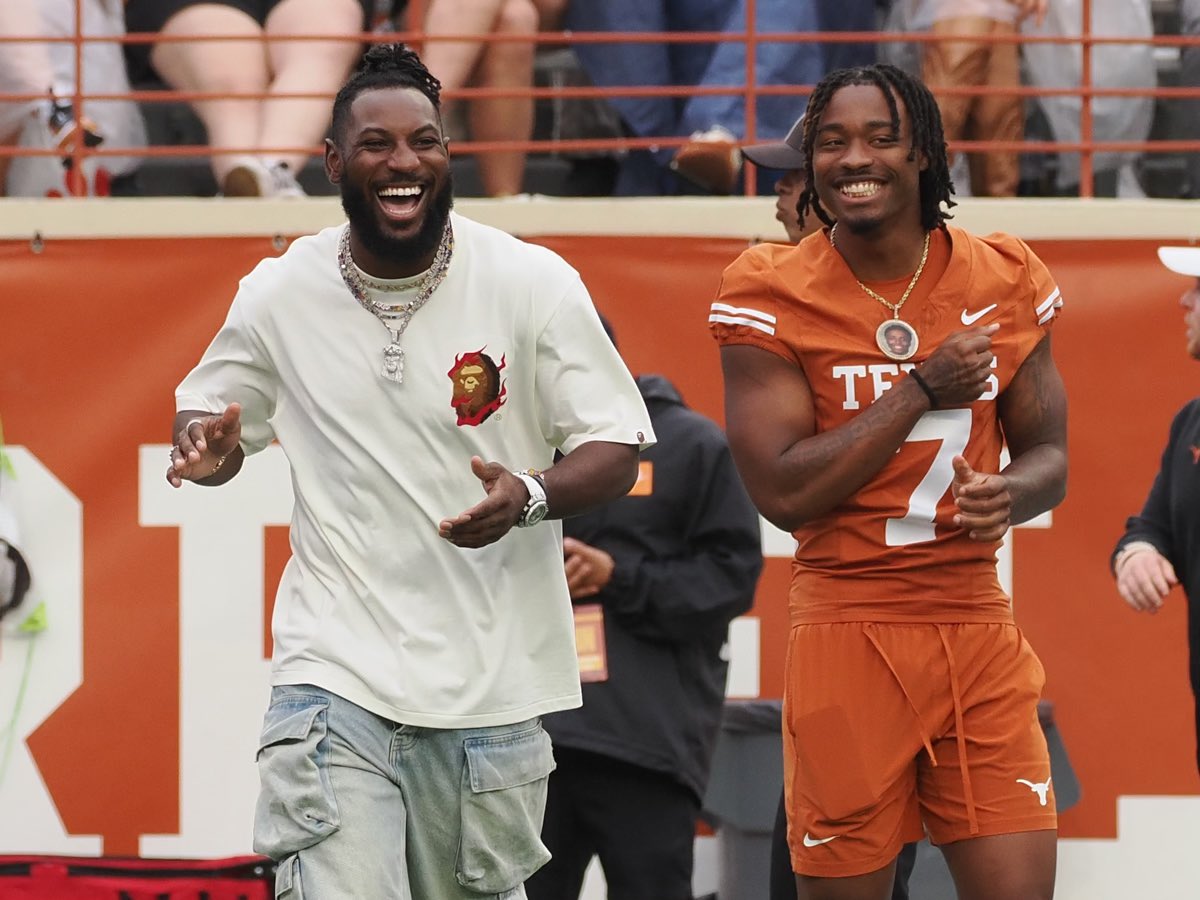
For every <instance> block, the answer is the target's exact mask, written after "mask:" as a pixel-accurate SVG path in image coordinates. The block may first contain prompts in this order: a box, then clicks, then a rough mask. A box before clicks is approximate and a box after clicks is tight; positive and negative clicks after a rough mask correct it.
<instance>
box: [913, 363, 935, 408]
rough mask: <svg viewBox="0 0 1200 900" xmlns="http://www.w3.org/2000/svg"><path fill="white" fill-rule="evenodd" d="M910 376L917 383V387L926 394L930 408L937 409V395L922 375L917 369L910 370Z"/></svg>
mask: <svg viewBox="0 0 1200 900" xmlns="http://www.w3.org/2000/svg"><path fill="white" fill-rule="evenodd" d="M908 374H909V375H910V376H911V377H912V380H913V381H915V382H916V383H917V387H919V388H920V389H921V390H923V391H924V392H925V396H926V397H928V398H929V408H930V409H937V408H938V399H937V395H936V394H934V392H933V389H932V388H930V387H929V385H927V384H926V383H925V379H924V378H922V377H921V374H920V373H919V372H918V371H917V370H916V369H909V370H908Z"/></svg>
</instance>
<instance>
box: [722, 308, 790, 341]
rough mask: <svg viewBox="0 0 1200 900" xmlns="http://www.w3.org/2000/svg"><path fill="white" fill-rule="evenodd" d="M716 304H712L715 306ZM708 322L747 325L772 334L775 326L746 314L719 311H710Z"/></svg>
mask: <svg viewBox="0 0 1200 900" xmlns="http://www.w3.org/2000/svg"><path fill="white" fill-rule="evenodd" d="M715 305H716V304H714V306H715ZM708 321H710V322H722V323H724V324H726V325H748V326H749V327H751V328H757V329H758V330H759V331H762V332H765V333H766V334H769V335H772V336H774V334H775V326H774V325H768V324H767V323H765V322H760V321H758V320H757V319H751V318H748V317H746V316H726V315H722V314H721V313H712V314H711V315H710V316H709V317H708Z"/></svg>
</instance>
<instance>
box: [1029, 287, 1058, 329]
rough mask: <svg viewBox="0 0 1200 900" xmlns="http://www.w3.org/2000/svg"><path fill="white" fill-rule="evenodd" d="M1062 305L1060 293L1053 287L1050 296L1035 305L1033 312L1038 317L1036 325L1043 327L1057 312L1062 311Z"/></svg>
mask: <svg viewBox="0 0 1200 900" xmlns="http://www.w3.org/2000/svg"><path fill="white" fill-rule="evenodd" d="M1062 305H1063V302H1062V291H1060V290H1059V289H1058V288H1057V287H1055V288H1054V290H1053V291H1052V292H1051V294H1050V296H1049V297H1047V298H1046V299H1045V300H1043V301H1042V302H1041V303H1039V304H1038V305H1037V309H1036V310H1035V312H1036V313H1037V316H1038V324H1039V325H1045V324H1046V323H1047V322H1049V321H1050V320H1051V319H1053V318H1054V316H1055V314H1056V313H1057V312H1058V310H1060V309H1062Z"/></svg>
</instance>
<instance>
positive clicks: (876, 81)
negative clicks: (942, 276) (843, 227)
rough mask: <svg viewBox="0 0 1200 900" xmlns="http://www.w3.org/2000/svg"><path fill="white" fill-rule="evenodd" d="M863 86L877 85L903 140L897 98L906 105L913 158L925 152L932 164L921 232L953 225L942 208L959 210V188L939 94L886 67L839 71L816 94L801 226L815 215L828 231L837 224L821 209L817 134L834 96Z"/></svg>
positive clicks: (923, 188) (924, 188)
mask: <svg viewBox="0 0 1200 900" xmlns="http://www.w3.org/2000/svg"><path fill="white" fill-rule="evenodd" d="M860 84H864V85H874V86H875V87H877V88H879V90H881V91H882V92H883V96H884V99H885V100H887V105H888V111H889V112H891V114H892V128H893V129H894V130H895V131H896V133H897V134H899V133H900V111H899V109H898V108H897V106H896V97H899V98H900V99H901V100H902V101H903V103H904V108H905V109H906V110H907V111H908V121H909V127H910V128H911V130H912V147H911V149H910V151H909V155H908V158H909V160H913V159H915V158H916V154H917V152H918V151H920V152H921V153H923V154H925V158H926V160H928V162H929V165H928V167H927V168H926V169H924V170H923V171H922V172H921V174H920V181H919V186H920V193H921V227H922V228H924V229H925V230H926V231H932V230H933V229H934V228H937V227H939V226H941V225H942V223H944V222H945V221H946V220H947V219H949V218H953V217H952V216H951V215H950V214H949V213H948V212H946V211H944V210H943V209H942V205H943V204H945V206H946V208H947V209H949V208H950V207H952V206H954V205H955V203H954V201H953V200H952V199H951V198H950V195H951V194H953V193H954V184H953V183H952V182H951V180H950V163H949V160H948V159H947V156H946V138H945V135H944V134H943V132H942V115H941V112H940V111H939V110H938V106H937V101H936V100H934V98H933V94H931V93H930V92H929V88H927V87H926V86H925V85H924V84H923V83H922V82H921V81H919V80H918V79H917V78H914V77H913V76H912V75H909V74H908V73H907V72H905V71H903V70H902V69H898V68H896V67H895V66H889V65H885V64H882V63H881V64H879V65H873V66H858V67H855V68H852V69H837V70H835V71H833V72H830V73H829V74H828V75H826V76H825V77H824V78H822V79H821V81H820V83H819V84H817V86H816V87H815V88H814V89H813V93H812V96H811V97H809V100H808V111H807V112H806V113H805V114H804V157H805V163H804V174H805V176H806V178H807V184H806V185H805V187H804V190H803V191H802V192H801V194H800V200H799V202H798V207H799V213H800V222H801V224H803V223H804V217H805V215H807V213H808V211H809V210H812V211H813V212H814V213H816V216H817V218H818V219H820V220H821V221H822V222H824V223H825V224H826V225H833V224H834V220H833V219H832V218H830V216H829V213H828V212H827V211H826V210H825V208H824V207H823V206H821V200H820V198H819V197H818V196H817V188H816V179H815V178H814V177H813V163H812V161H813V149H814V145H815V143H816V139H817V129H818V128H819V127H820V125H821V116H822V115H823V114H824V113H825V108H826V107H827V106H828V105H829V101H830V100H831V99H832V98H833V95H834V94H835V93H837V92H838V91H839V90H840V89H841V88H844V87H850V86H851V85H860Z"/></svg>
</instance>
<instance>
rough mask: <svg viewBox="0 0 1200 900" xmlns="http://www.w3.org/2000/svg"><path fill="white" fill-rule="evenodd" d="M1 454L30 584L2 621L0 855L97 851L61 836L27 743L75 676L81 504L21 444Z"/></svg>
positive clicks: (79, 663)
mask: <svg viewBox="0 0 1200 900" xmlns="http://www.w3.org/2000/svg"><path fill="white" fill-rule="evenodd" d="M5 453H7V454H8V457H9V459H10V460H11V461H12V465H13V470H14V471H15V472H16V476H17V477H16V478H15V479H13V478H8V477H7V476H6V477H5V478H4V482H3V486H4V490H3V497H2V499H3V501H4V503H5V504H6V505H7V506H8V507H9V508H10V511H11V512H12V513H13V515H14V516H15V518H16V522H17V527H18V529H19V532H20V535H21V542H20V547H21V552H22V554H23V555H24V557H25V561H26V562H27V563H28V564H29V570H30V572H31V574H32V576H33V582H32V586H31V587H30V590H29V593H28V594H27V595H26V596H25V600H24V602H23V603H22V604H21V605H20V606H18V607H17V608H16V609H14V610H12V611H11V612H10V613H9V614H8V615H7V616H5V618H4V621H3V622H2V623H0V810H5V811H6V812H7V813H8V814H7V815H2V816H0V853H11V854H18V853H56V854H63V855H67V856H95V855H97V854H99V853H100V846H101V845H100V838H99V837H97V836H91V835H83V836H80V835H75V836H72V835H68V834H67V831H66V828H65V827H64V825H63V822H62V819H61V817H60V816H59V814H58V809H57V807H56V806H55V805H54V799H53V798H52V797H51V796H50V793H49V791H48V790H47V789H46V784H45V782H44V781H43V780H42V776H41V773H40V772H39V771H38V768H37V765H36V763H35V761H34V759H33V757H32V756H31V755H30V753H29V746H28V745H27V744H26V741H27V740H28V738H29V736H30V735H31V734H32V733H33V732H34V731H36V730H37V728H38V727H39V726H40V725H41V724H42V722H44V721H45V720H46V719H47V718H49V717H50V715H51V714H52V713H53V712H54V710H56V709H57V708H58V707H59V706H60V705H61V704H62V703H63V702H64V701H65V700H66V699H67V698H68V697H70V696H71V693H72V692H73V691H75V689H76V688H78V687H79V685H80V683H81V681H82V679H83V507H82V505H81V504H80V502H79V499H78V498H77V497H75V496H74V495H73V494H72V493H71V492H70V491H69V490H67V488H66V486H65V485H63V483H62V482H60V481H59V480H58V479H57V478H55V477H54V475H53V474H52V473H51V472H50V470H49V469H47V468H46V467H45V466H43V465H42V463H41V462H40V461H39V460H38V458H37V457H35V456H34V455H33V454H32V453H30V452H28V451H27V450H26V449H25V448H23V447H15V446H9V447H6V448H5ZM42 604H44V607H43V608H42V609H40V610H39V607H40V606H42Z"/></svg>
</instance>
